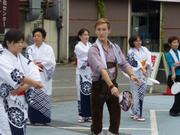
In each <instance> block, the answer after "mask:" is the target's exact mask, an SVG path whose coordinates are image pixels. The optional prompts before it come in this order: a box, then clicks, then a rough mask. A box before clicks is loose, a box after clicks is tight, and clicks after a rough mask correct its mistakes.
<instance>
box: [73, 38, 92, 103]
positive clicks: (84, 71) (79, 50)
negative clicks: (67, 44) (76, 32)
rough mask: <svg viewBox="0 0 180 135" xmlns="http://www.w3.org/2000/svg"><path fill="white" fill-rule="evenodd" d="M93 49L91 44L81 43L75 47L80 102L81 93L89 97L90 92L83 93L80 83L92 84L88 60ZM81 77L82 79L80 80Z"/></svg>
mask: <svg viewBox="0 0 180 135" xmlns="http://www.w3.org/2000/svg"><path fill="white" fill-rule="evenodd" d="M90 47H91V43H90V42H88V43H87V44H86V45H84V43H83V42H81V41H79V42H78V43H77V44H76V46H75V50H74V52H75V54H76V57H77V68H76V86H77V95H78V100H80V91H81V92H82V93H83V94H84V95H89V94H90V91H89V90H88V91H86V92H85V91H83V89H81V87H80V83H81V84H83V82H89V83H91V82H92V79H91V69H90V67H89V66H88V65H87V59H88V51H89V48H90ZM80 76H81V77H82V78H81V79H80Z"/></svg>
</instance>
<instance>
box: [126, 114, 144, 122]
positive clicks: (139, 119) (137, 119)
mask: <svg viewBox="0 0 180 135" xmlns="http://www.w3.org/2000/svg"><path fill="white" fill-rule="evenodd" d="M130 117H131V119H133V120H136V121H142V122H143V121H145V118H143V117H139V116H136V115H134V116H130Z"/></svg>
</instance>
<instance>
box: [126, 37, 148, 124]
mask: <svg viewBox="0 0 180 135" xmlns="http://www.w3.org/2000/svg"><path fill="white" fill-rule="evenodd" d="M129 45H130V50H129V51H128V56H127V59H128V62H129V64H130V65H131V66H132V67H133V70H134V73H135V75H136V76H137V77H138V78H139V79H140V80H141V82H142V83H141V85H137V84H136V82H134V81H132V80H131V81H130V89H131V91H132V92H133V105H132V107H131V116H130V117H131V118H132V119H133V120H137V121H145V118H143V116H142V111H143V100H144V96H145V93H146V90H147V78H148V77H150V75H151V70H152V63H151V53H150V51H149V50H148V49H147V48H146V47H144V46H142V39H141V37H140V36H132V37H130V39H129Z"/></svg>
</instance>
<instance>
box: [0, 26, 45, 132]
mask: <svg viewBox="0 0 180 135" xmlns="http://www.w3.org/2000/svg"><path fill="white" fill-rule="evenodd" d="M2 45H3V50H2V52H1V53H0V61H1V62H0V110H1V111H0V120H1V124H0V134H1V135H25V134H26V121H27V103H26V100H25V92H26V91H28V90H29V88H30V87H34V88H36V89H41V88H42V87H43V85H42V84H41V82H40V81H35V80H34V79H32V78H31V77H29V72H30V71H29V68H28V67H29V66H28V65H29V63H31V62H30V61H29V60H28V59H26V58H25V57H24V56H23V55H22V54H21V52H22V49H23V47H24V35H23V34H22V33H21V32H20V31H18V30H15V29H11V30H9V31H8V32H7V33H6V34H5V37H4V41H3V44H2ZM27 70H28V71H27ZM36 76H38V74H37V75H36ZM39 78H40V75H39ZM2 107H3V108H2ZM5 113H6V114H5ZM9 128H10V129H11V131H9Z"/></svg>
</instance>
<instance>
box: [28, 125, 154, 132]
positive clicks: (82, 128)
mask: <svg viewBox="0 0 180 135" xmlns="http://www.w3.org/2000/svg"><path fill="white" fill-rule="evenodd" d="M28 127H32V128H58V129H68V130H90V127H81V126H79V127H78V126H72V127H56V126H31V125H29V126H28ZM108 129H109V128H108V127H104V128H103V130H108ZM119 130H134V131H151V129H150V128H119Z"/></svg>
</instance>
